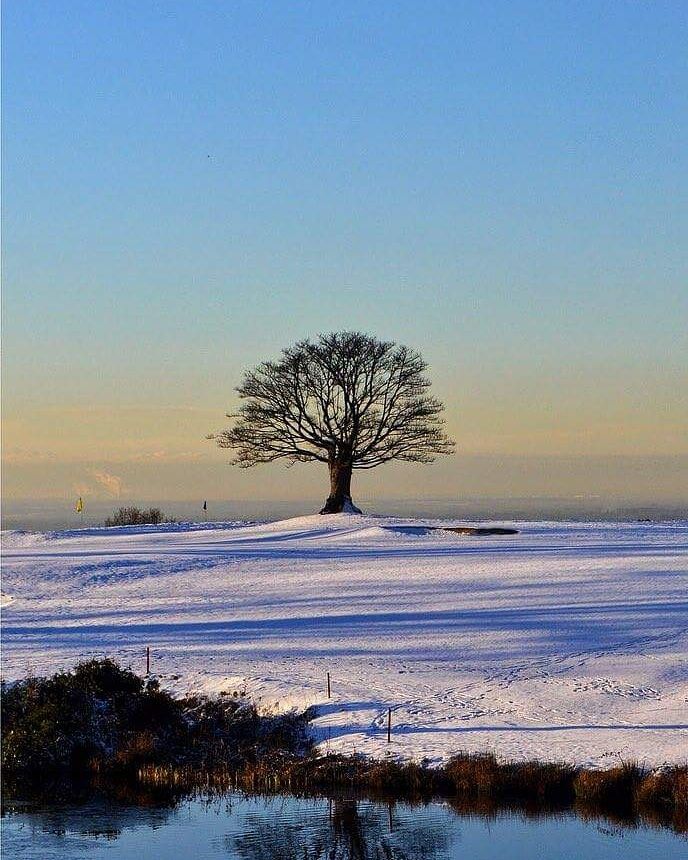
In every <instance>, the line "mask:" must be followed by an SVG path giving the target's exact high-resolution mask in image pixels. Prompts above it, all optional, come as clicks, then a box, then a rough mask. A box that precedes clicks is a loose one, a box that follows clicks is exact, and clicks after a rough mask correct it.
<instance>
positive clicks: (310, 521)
mask: <svg viewBox="0 0 688 860" xmlns="http://www.w3.org/2000/svg"><path fill="white" fill-rule="evenodd" d="M457 525H461V523H457V522H442V521H438V520H413V519H409V518H393V517H389V518H388V517H376V516H366V515H359V514H333V515H332V514H331V515H325V516H321V515H318V514H315V515H313V516H307V517H296V518H292V519H289V520H283V521H281V522H271V523H245V522H231V523H184V524H174V525H173V526H172V525H165V526H158V527H151V526H145V527H141V526H136V527H127V528H121V529H119V528H116V529H102V528H101V529H83V530H71V531H68V532H56V533H50V534H46V535H41V534H31V533H25V532H6V533H4V534H3V536H2V538H3V588H4V589H6V590H7V592H8V594H7V593H6V594H5V596H4V597H3V607H4V608H3V626H2V645H3V649H2V659H3V665H2V672H3V677H4V678H6V679H8V680H12V679H14V678H19V677H23V676H25V675H26V674H27V673H28V672H29V671H31V672H34V673H39V672H40V673H43V672H50V671H54V670H55V669H57V668H59V667H65V666H69V665H71V664H74V663H76V662H78V661H79V660H83V659H87V658H90V657H94V656H102V655H103V654H108V655H111V656H113V657H115V658H116V659H118V660H119V661H120V662H121V663H122V664H123V665H125V666H131V667H132V668H133V669H135V670H137V671H139V672H143V671H145V653H146V647H148V646H150V648H151V660H152V670H153V671H154V672H155V674H156V677H158V678H159V679H160V681H161V683H162V684H163V685H165V686H166V687H168V688H169V689H171V690H174V691H175V692H178V693H184V692H188V691H194V692H207V693H211V694H218V693H221V692H223V691H224V692H227V691H229V692H230V693H232V691H235V690H237V689H240V690H241V691H245V692H246V693H247V694H248V695H249V696H251V697H252V698H253V699H254V700H255V701H256V702H257V703H258V704H259V705H260V706H261V707H263V708H265V709H285V708H292V707H307V706H309V705H314V706H316V707H317V711H318V716H317V718H316V720H315V721H314V724H313V730H314V732H315V735H316V739H317V741H318V743H319V744H320V746H321V748H322V749H323V750H327V749H330V750H334V751H347V752H352V751H353V750H356V751H357V752H362V753H365V754H368V755H374V756H383V755H385V754H386V753H388V752H391V753H392V754H393V755H395V756H398V757H408V758H415V759H417V760H420V759H422V758H424V757H427V758H429V759H430V760H431V761H435V762H437V761H441V760H443V759H445V758H446V757H447V756H449V755H451V754H452V753H454V752H456V751H458V750H471V751H478V750H485V749H491V750H495V751H496V752H497V753H498V754H500V755H502V756H505V757H514V758H531V757H535V758H541V759H561V760H567V761H572V762H577V763H580V764H588V765H605V764H609V763H614V762H618V760H619V759H620V758H635V759H638V760H640V761H643V762H645V763H647V764H662V763H663V762H676V761H682V760H685V758H686V750H687V749H688V656H687V655H688V599H687V598H686V594H687V593H688V523H686V522H667V523H556V522H551V523H542V522H525V523H508V524H504V525H510V526H514V527H516V528H518V529H519V530H520V533H519V534H518V535H513V536H486V537H482V536H481V537H480V539H479V540H471V539H462V538H461V537H460V536H457V535H455V534H452V533H451V532H446V531H435V530H434V529H435V528H436V527H442V526H457ZM471 525H473V526H478V525H483V524H480V523H471ZM484 525H490V526H492V525H495V523H486V524H484ZM9 594H11V595H12V597H9ZM13 598H14V599H13ZM327 672H329V673H330V677H331V685H332V698H331V699H328V698H327V693H326V673H327ZM388 708H391V709H392V726H393V729H392V743H391V745H389V746H388V745H387V743H386V715H387V709H388Z"/></svg>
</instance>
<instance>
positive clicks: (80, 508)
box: [76, 496, 84, 514]
mask: <svg viewBox="0 0 688 860" xmlns="http://www.w3.org/2000/svg"><path fill="white" fill-rule="evenodd" d="M83 509H84V500H83V499H82V498H81V496H79V498H78V499H77V500H76V512H77V514H80V513H81V512H82V511H83Z"/></svg>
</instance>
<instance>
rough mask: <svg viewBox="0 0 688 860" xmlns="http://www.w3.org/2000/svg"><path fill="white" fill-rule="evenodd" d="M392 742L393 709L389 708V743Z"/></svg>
mask: <svg viewBox="0 0 688 860" xmlns="http://www.w3.org/2000/svg"><path fill="white" fill-rule="evenodd" d="M391 742H392V709H391V708H387V743H388V744H390V743H391Z"/></svg>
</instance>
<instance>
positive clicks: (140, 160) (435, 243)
mask: <svg viewBox="0 0 688 860" xmlns="http://www.w3.org/2000/svg"><path fill="white" fill-rule="evenodd" d="M686 44H688V7H687V6H686V4H685V3H683V2H657V3H652V4H644V3H618V2H582V3H577V4H570V3H565V2H550V3H537V2H515V3H507V2H498V3H494V4H489V5H487V4H484V3H477V2H475V3H473V2H466V3H460V4H458V3H455V2H429V3H425V4H419V3H410V2H409V3H404V2H402V3H386V2H380V3H372V4H371V3H362V2H333V3H328V4H318V3H293V4H284V3H278V2H272V3H260V2H236V3H220V2H212V3H211V2H202V0H195V2H193V3H190V2H152V0H147V2H144V3H141V2H128V0H117V2H102V0H100V2H99V0H89V2H81V0H70V2H66V0H61V2H35V0H21V2H19V0H8V2H6V3H5V4H4V6H3V148H4V170H3V227H4V230H3V284H4V287H3V323H4V326H3V329H4V331H3V342H4V343H3V353H4V361H3V461H4V470H3V472H4V489H3V494H4V495H5V496H6V497H13V498H19V497H36V498H39V497H44V496H57V497H61V496H65V497H69V496H70V495H72V494H73V493H74V492H76V491H77V490H79V491H83V492H85V493H87V494H92V495H93V496H98V495H100V496H103V497H108V496H113V497H114V496H117V495H119V496H120V497H122V498H141V499H145V498H151V497H153V498H164V497H169V498H191V497H194V496H200V497H204V496H208V497H223V496H227V497H231V496H233V495H234V496H238V497H241V498H247V497H250V496H251V495H252V494H254V495H255V496H256V497H258V498H293V497H294V496H296V495H298V494H308V495H309V497H312V495H313V493H315V494H316V495H317V494H318V490H317V488H319V487H320V485H321V483H323V481H322V476H320V475H319V474H316V473H314V472H313V470H310V469H299V468H298V467H296V468H295V469H293V470H291V471H288V472H287V471H285V470H284V469H283V468H282V467H280V466H271V467H264V468H261V469H260V470H254V471H253V472H252V473H250V474H248V475H247V474H246V473H241V472H239V471H238V470H232V469H229V468H227V467H224V466H223V463H224V462H225V461H226V460H227V455H226V453H225V452H220V451H216V450H214V449H213V447H212V445H211V444H210V443H208V442H207V441H205V439H204V436H205V434H206V433H207V432H210V431H212V430H215V429H218V428H219V427H221V426H223V416H224V413H225V412H226V411H227V410H228V409H231V408H232V407H233V406H234V405H235V400H234V395H233V387H234V385H235V384H236V383H237V382H238V380H239V378H240V374H241V371H242V369H243V368H245V367H247V366H251V365H253V364H255V363H257V362H258V361H260V360H262V359H264V358H267V357H271V356H274V355H275V353H276V352H277V351H278V350H279V348H280V347H282V346H284V345H287V344H289V343H291V342H292V341H294V340H296V339H298V338H301V337H303V336H306V335H312V334H315V333H317V332H319V331H331V330H335V329H341V328H355V329H362V330H365V331H369V332H372V333H374V334H377V335H379V336H381V337H383V338H386V339H393V340H397V341H400V342H404V343H408V344H409V345H411V346H414V347H416V348H418V349H419V350H420V351H421V352H422V353H423V355H424V356H425V357H426V358H427V360H428V361H429V363H430V365H431V376H432V378H433V380H434V384H435V389H436V392H437V394H438V395H439V396H440V397H441V398H442V399H443V400H444V402H445V404H446V406H447V421H448V427H449V431H450V432H451V434H452V435H453V436H454V437H455V438H456V440H457V442H458V445H459V454H458V455H457V456H456V457H454V458H452V460H447V461H446V462H444V463H442V464H438V466H436V467H433V468H430V469H427V470H423V471H419V470H418V469H417V468H414V467H393V468H390V469H383V470H381V471H380V473H379V474H376V475H375V476H366V478H365V482H364V484H363V485H362V486H364V487H365V488H366V490H367V491H369V492H379V493H380V494H384V495H387V496H389V497H391V496H395V495H399V494H401V495H409V494H413V493H416V494H419V495H421V496H436V495H443V496H447V495H448V496H451V495H452V494H454V493H456V494H460V493H463V492H466V493H468V494H471V495H479V494H481V493H489V494H492V495H500V494H502V495H507V496H508V495H524V494H528V493H530V492H539V493H540V494H543V493H542V490H547V489H549V490H550V491H551V493H552V494H553V495H567V494H570V495H573V494H580V493H581V492H589V493H590V494H597V493H608V494H611V495H614V494H616V495H619V496H624V495H625V496H627V497H629V498H647V499H648V500H653V501H664V500H671V501H676V500H681V499H682V498H685V487H686V486H688V403H687V395H686V392H687V390H688V374H687V364H688V362H687V355H688V334H687V332H688V325H687V322H688V258H687V254H686V247H687V244H686V238H687V236H688V204H687V201H688V154H687V151H688V148H687V147H686V139H688V52H687V51H686V49H685V46H686ZM519 463H521V464H523V463H530V464H531V467H530V468H528V467H526V466H523V467H520V466H515V465H514V464H519ZM481 464H483V465H481ZM532 464H536V465H532ZM534 474H535V477H534ZM98 476H100V477H98ZM113 479H114V481H113ZM323 491H324V488H323Z"/></svg>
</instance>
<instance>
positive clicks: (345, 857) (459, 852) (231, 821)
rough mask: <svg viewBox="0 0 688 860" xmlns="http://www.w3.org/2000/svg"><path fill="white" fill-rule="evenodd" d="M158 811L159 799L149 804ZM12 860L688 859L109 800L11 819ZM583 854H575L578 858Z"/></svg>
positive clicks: (297, 810) (401, 826)
mask: <svg viewBox="0 0 688 860" xmlns="http://www.w3.org/2000/svg"><path fill="white" fill-rule="evenodd" d="M147 799H148V800H150V798H147ZM2 849H3V856H4V857H22V858H36V860H38V858H40V860H79V858H88V859H89V860H101V858H102V860H105V858H108V860H139V858H141V857H155V858H156V860H178V858H186V857H192V858H194V860H459V858H461V860H463V858H466V857H470V858H472V860H487V858H490V860H493V858H494V857H508V858H511V860H532V858H533V857H547V858H549V860H565V858H566V860H570V858H571V857H574V856H575V857H576V858H577V860H593V858H594V860H600V858H606V860H621V858H623V860H640V858H642V860H651V858H656V860H667V858H668V857H672V858H673V857H678V856H682V855H681V852H683V853H684V854H685V855H686V856H688V850H687V849H688V842H687V841H686V839H685V837H682V836H677V835H676V834H674V833H671V832H670V831H668V830H666V829H665V830H653V829H650V828H646V827H642V826H641V827H638V826H636V827H633V828H627V827H620V826H613V825H611V823H610V822H607V823H606V824H605V823H603V822H602V821H601V820H599V819H597V820H595V821H585V820H583V819H581V818H578V817H576V816H574V815H571V814H560V815H557V816H545V815H543V816H540V817H534V818H533V817H529V816H527V815H524V814H521V815H519V814H506V813H503V812H502V813H493V814H488V815H482V816H481V815H477V814H475V810H474V811H473V812H472V814H466V813H465V812H460V811H458V810H457V809H454V808H452V807H451V806H450V805H449V804H446V803H428V804H425V805H416V806H414V805H410V804H406V803H398V804H393V803H376V802H373V801H370V800H357V799H354V798H350V797H337V798H333V799H331V800H328V799H322V798H297V797H292V796H271V797H246V796H243V795H240V794H236V793H230V794H227V795H222V796H214V797H204V798H201V797H197V798H196V799H193V800H182V801H176V802H174V801H173V802H172V804H170V803H168V804H167V805H164V806H162V807H161V806H157V805H153V806H140V805H138V806H136V805H132V804H131V803H121V802H116V801H113V800H111V799H110V800H107V799H103V798H101V799H100V800H98V801H95V800H90V801H89V802H88V803H84V804H82V805H79V806H77V805H74V804H72V805H71V806H62V807H59V806H55V805H52V806H45V805H44V806H42V807H40V808H35V807H30V806H28V805H26V804H21V803H12V804H11V805H9V806H7V807H6V808H5V810H4V820H3V827H2ZM572 852H573V853H572Z"/></svg>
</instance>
